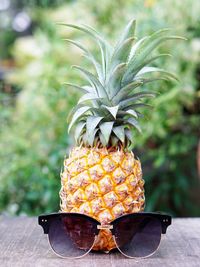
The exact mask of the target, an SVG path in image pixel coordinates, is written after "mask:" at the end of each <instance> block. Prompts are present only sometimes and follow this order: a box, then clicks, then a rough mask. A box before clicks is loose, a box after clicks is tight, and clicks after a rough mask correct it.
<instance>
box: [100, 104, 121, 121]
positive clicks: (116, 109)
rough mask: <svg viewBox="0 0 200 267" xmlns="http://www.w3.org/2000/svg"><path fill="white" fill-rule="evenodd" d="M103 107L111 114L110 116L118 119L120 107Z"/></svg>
mask: <svg viewBox="0 0 200 267" xmlns="http://www.w3.org/2000/svg"><path fill="white" fill-rule="evenodd" d="M103 107H105V108H106V109H107V110H108V111H109V112H110V114H111V115H112V116H113V118H114V119H116V116H117V112H118V110H119V105H117V106H114V107H108V106H103Z"/></svg>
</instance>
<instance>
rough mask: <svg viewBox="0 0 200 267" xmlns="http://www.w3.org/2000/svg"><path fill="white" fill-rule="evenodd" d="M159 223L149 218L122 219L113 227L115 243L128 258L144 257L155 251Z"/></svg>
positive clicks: (159, 232)
mask: <svg viewBox="0 0 200 267" xmlns="http://www.w3.org/2000/svg"><path fill="white" fill-rule="evenodd" d="M161 233H162V228H161V223H160V221H159V220H158V219H156V218H154V217H150V216H148V217H147V216H142V215H140V216H132V217H125V218H122V219H121V221H119V223H117V224H116V227H115V241H116V244H117V246H118V248H119V250H121V252H122V253H124V254H125V255H127V256H129V257H146V256H149V255H151V254H152V253H153V252H155V251H156V249H157V248H158V246H159V244H160V239H161Z"/></svg>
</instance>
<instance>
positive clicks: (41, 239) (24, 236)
mask: <svg viewBox="0 0 200 267" xmlns="http://www.w3.org/2000/svg"><path fill="white" fill-rule="evenodd" d="M0 266H1V267H7V266H9V267H11V266H12V267H18V266H20V267H21V266H24V267H29V266H36V267H40V266H41V267H51V266H52V267H53V266H55V267H59V266H65V267H68V266H69V267H82V266H84V267H98V266H101V267H126V266H127V267H132V266H142V267H143V266H148V267H151V266H153V267H155V266H159V267H162V266H164V267H166V266H173V267H176V266H180V267H187V266H188V267H193V266H195V267H197V266H198V267H200V218H188V219H173V222H172V225H171V226H170V227H169V228H168V232H167V235H166V236H165V237H164V238H163V240H162V243H161V246H160V248H159V250H158V251H157V252H156V253H155V254H154V255H153V256H152V257H150V258H147V259H142V260H139V261H136V260H133V259H128V258H125V257H124V256H123V255H121V254H120V253H118V252H113V253H110V254H105V253H95V252H91V253H90V254H88V255H87V256H85V257H84V258H82V259H77V260H66V259H61V258H58V257H57V256H56V255H54V254H53V252H52V251H51V250H50V249H49V245H48V242H47V238H46V235H44V234H43V230H42V228H41V227H40V226H38V225H37V218H27V217H15V218H8V217H2V216H0Z"/></svg>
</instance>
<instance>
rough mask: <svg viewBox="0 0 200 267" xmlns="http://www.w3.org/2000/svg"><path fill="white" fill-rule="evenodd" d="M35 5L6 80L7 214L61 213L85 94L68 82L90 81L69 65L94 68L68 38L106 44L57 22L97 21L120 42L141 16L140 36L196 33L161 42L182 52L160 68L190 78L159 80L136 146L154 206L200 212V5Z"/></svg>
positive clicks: (3, 158) (0, 118)
mask: <svg viewBox="0 0 200 267" xmlns="http://www.w3.org/2000/svg"><path fill="white" fill-rule="evenodd" d="M33 2H34V4H33V5H31V8H30V5H29V1H27V6H26V8H27V11H28V12H29V14H30V16H31V17H32V20H33V23H34V24H35V25H36V26H35V27H34V30H33V34H32V35H31V36H28V37H21V38H17V39H15V42H13V43H12V45H11V47H10V48H9V49H11V55H12V59H11V60H12V64H11V65H12V66H13V65H14V68H13V70H12V71H11V72H8V74H7V75H6V80H4V81H2V82H0V92H1V93H0V124H1V128H0V211H4V212H6V213H11V214H23V213H26V214H29V215H37V214H39V213H41V212H52V211H56V210H58V209H59V189H60V177H59V173H60V169H61V167H62V164H63V163H62V162H63V158H64V155H65V154H67V153H68V151H69V149H70V147H71V146H72V145H73V140H72V139H71V138H70V136H68V134H67V122H66V117H67V114H68V112H69V110H70V109H71V108H72V106H74V105H76V102H77V99H78V97H79V95H78V94H77V92H75V91H72V89H71V88H70V89H69V88H66V87H65V86H63V82H64V81H68V82H69V81H70V82H75V81H76V82H77V80H78V82H80V83H81V78H80V77H79V74H78V73H76V72H75V71H74V70H72V69H71V68H70V66H71V65H73V64H87V62H86V61H85V60H84V58H83V57H82V54H81V52H80V51H79V50H78V49H77V48H74V47H72V46H69V45H67V44H66V43H65V42H64V41H63V38H68V37H71V36H73V37H75V38H76V39H78V40H79V41H83V42H85V43H87V45H88V46H89V47H90V49H91V51H94V52H98V50H97V48H96V47H95V46H94V43H93V42H92V40H90V39H85V38H84V37H83V36H82V35H81V34H79V33H78V32H76V31H72V30H71V29H67V28H65V27H63V26H59V25H58V24H56V23H57V22H72V23H85V24H90V25H91V26H93V27H95V28H97V29H98V30H99V31H102V32H103V33H104V34H105V35H106V36H107V37H108V39H109V40H110V41H111V42H112V40H114V38H115V36H116V35H117V34H118V33H119V31H120V29H121V28H122V27H123V26H124V24H126V23H127V22H128V21H129V19H130V18H132V17H133V16H134V17H136V18H137V21H138V27H137V35H138V37H141V36H143V35H146V34H149V33H151V32H152V31H154V30H157V29H159V28H163V27H171V28H172V29H173V31H174V33H175V34H178V35H181V36H184V37H187V38H188V41H187V42H169V43H166V44H165V45H164V46H162V47H160V51H162V52H166V51H171V54H172V55H173V56H174V58H169V59H165V60H161V61H160V62H158V65H159V66H161V65H162V66H163V68H166V69H168V70H170V71H172V72H175V73H176V74H177V75H178V77H179V78H180V80H181V82H180V83H179V84H172V83H169V82H159V83H158V84H157V85H155V84H154V85H153V89H154V90H157V91H159V92H160V94H159V96H158V97H157V99H155V100H154V101H153V105H154V108H153V109H152V112H151V113H150V114H147V113H146V112H145V111H144V113H145V118H144V119H142V120H141V124H142V128H143V135H138V134H136V136H135V152H136V154H137V155H138V156H139V157H140V159H141V161H142V164H143V170H144V179H145V181H146V186H145V189H146V205H147V206H146V210H162V211H168V212H171V213H172V214H174V215H178V216H195V215H199V193H200V192H199V182H198V178H197V146H198V138H199V128H200V127H199V126H200V91H199V88H200V65H199V62H200V20H199V10H200V3H199V2H198V1H195V2H193V1H190V0H185V1H184V2H183V1H181V0H176V1H172V0H164V1H157V0H145V1H139V0H137V1H132V0H123V1H122V0H116V1H112V0H102V1H99V2H97V1H92V0H82V1H57V3H56V5H53V8H52V6H51V5H50V4H51V3H50V2H51V1H46V2H48V3H47V4H45V3H44V2H45V1H33ZM43 3H44V5H43ZM61 4H62V5H61ZM41 6H42V8H41ZM55 6H56V7H55ZM44 7H45V8H44ZM5 34H8V32H7V33H5ZM10 34H11V33H10ZM10 38H11V39H12V37H10ZM5 53H7V52H6V51H5ZM88 67H90V66H88Z"/></svg>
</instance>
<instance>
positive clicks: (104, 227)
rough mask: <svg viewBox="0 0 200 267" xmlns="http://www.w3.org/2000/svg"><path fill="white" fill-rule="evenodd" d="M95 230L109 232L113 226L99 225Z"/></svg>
mask: <svg viewBox="0 0 200 267" xmlns="http://www.w3.org/2000/svg"><path fill="white" fill-rule="evenodd" d="M97 229H100V230H102V229H107V230H111V229H113V225H110V224H108V225H103V224H101V225H97Z"/></svg>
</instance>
